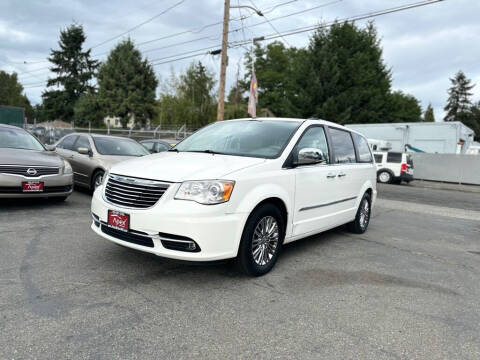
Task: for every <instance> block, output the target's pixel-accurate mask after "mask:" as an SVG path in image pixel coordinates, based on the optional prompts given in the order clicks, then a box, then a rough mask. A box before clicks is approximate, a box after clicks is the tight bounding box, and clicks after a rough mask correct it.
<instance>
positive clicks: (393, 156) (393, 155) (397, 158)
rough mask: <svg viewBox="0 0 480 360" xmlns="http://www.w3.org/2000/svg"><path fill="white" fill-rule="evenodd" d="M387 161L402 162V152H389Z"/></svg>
mask: <svg viewBox="0 0 480 360" xmlns="http://www.w3.org/2000/svg"><path fill="white" fill-rule="evenodd" d="M387 162H389V163H398V164H400V163H401V162H402V153H397V152H389V153H388V154H387Z"/></svg>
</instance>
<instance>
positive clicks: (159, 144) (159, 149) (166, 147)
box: [157, 143, 170, 152]
mask: <svg viewBox="0 0 480 360" xmlns="http://www.w3.org/2000/svg"><path fill="white" fill-rule="evenodd" d="M157 146H158V148H157V151H158V152H162V151H167V150H168V149H170V146H168V145H165V144H162V143H158V144H157Z"/></svg>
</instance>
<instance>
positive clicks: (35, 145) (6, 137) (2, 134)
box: [0, 128, 45, 151]
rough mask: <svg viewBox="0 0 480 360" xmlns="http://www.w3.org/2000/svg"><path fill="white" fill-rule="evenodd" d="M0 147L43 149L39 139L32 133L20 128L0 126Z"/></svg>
mask: <svg viewBox="0 0 480 360" xmlns="http://www.w3.org/2000/svg"><path fill="white" fill-rule="evenodd" d="M0 148H9V149H24V150H37V151H43V150H45V148H44V147H43V145H42V144H41V143H40V141H38V140H37V139H36V138H35V137H34V136H33V135H32V134H30V133H28V132H27V131H25V130H23V129H20V128H18V129H15V128H0Z"/></svg>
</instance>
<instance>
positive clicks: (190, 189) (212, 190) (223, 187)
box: [175, 180, 235, 205]
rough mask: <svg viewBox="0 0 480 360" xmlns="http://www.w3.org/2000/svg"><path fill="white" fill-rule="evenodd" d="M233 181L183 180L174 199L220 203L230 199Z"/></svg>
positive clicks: (205, 203) (201, 202)
mask: <svg viewBox="0 0 480 360" xmlns="http://www.w3.org/2000/svg"><path fill="white" fill-rule="evenodd" d="M234 185H235V181H226V180H205V181H185V182H184V183H182V185H180V188H179V189H178V191H177V193H176V194H175V199H176V200H190V201H195V202H197V203H199V204H204V205H213V204H221V203H224V202H227V201H228V200H230V196H231V195H232V191H233V186H234Z"/></svg>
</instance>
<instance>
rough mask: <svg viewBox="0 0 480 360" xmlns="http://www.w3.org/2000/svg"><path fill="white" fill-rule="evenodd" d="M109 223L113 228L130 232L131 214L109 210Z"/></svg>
mask: <svg viewBox="0 0 480 360" xmlns="http://www.w3.org/2000/svg"><path fill="white" fill-rule="evenodd" d="M107 225H108V226H109V227H111V228H113V229H116V230H120V231H125V232H128V229H129V228H130V215H129V214H125V213H122V212H120V211H115V210H108V222H107Z"/></svg>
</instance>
